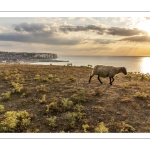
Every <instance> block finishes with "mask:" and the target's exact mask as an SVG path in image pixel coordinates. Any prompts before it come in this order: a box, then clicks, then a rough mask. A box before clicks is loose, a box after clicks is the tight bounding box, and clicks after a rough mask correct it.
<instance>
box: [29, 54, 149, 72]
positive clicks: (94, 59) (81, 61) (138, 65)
mask: <svg viewBox="0 0 150 150" xmlns="http://www.w3.org/2000/svg"><path fill="white" fill-rule="evenodd" d="M56 60H62V61H69V62H37V63H31V64H41V65H50V64H52V65H62V66H64V65H65V66H66V65H67V63H72V65H73V66H88V65H92V66H93V67H94V66H95V65H97V64H103V65H110V66H116V67H126V69H127V71H128V72H140V73H144V74H146V73H150V67H149V64H150V56H81V55H80V56H79V55H62V56H61V55H60V56H58V58H57V59H56Z"/></svg>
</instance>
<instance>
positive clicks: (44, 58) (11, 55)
mask: <svg viewBox="0 0 150 150" xmlns="http://www.w3.org/2000/svg"><path fill="white" fill-rule="evenodd" d="M56 58H57V54H53V53H27V52H3V51H0V62H1V63H14V62H18V63H21V62H25V63H26V62H29V63H32V62H53V61H57V60H55V59H56Z"/></svg>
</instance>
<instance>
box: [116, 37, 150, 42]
mask: <svg viewBox="0 0 150 150" xmlns="http://www.w3.org/2000/svg"><path fill="white" fill-rule="evenodd" d="M119 41H129V42H150V36H132V37H128V38H123V39H121V40H119Z"/></svg>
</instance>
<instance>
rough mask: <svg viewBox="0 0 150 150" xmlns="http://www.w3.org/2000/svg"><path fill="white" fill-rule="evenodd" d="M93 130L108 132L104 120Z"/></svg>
mask: <svg viewBox="0 0 150 150" xmlns="http://www.w3.org/2000/svg"><path fill="white" fill-rule="evenodd" d="M95 132H98V133H107V132H108V128H106V127H105V124H104V122H101V123H99V124H98V126H97V127H96V128H95Z"/></svg>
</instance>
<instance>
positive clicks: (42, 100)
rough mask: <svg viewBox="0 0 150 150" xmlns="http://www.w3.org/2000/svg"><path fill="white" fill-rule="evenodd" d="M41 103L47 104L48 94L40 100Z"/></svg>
mask: <svg viewBox="0 0 150 150" xmlns="http://www.w3.org/2000/svg"><path fill="white" fill-rule="evenodd" d="M39 102H40V103H41V104H43V103H46V102H47V101H46V94H44V95H42V99H41V100H39Z"/></svg>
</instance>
